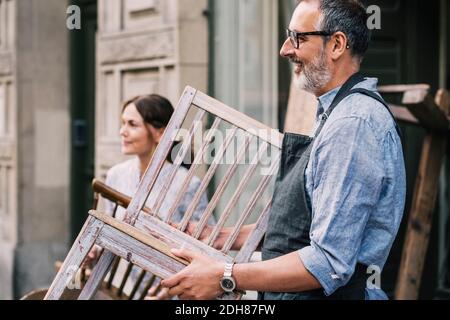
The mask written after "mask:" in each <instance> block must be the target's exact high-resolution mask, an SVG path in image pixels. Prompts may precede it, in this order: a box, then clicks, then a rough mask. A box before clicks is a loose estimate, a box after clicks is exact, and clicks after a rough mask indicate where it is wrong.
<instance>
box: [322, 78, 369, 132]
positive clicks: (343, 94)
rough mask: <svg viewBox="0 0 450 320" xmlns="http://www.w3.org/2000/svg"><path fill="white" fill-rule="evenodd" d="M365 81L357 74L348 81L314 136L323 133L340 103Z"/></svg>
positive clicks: (324, 115)
mask: <svg viewBox="0 0 450 320" xmlns="http://www.w3.org/2000/svg"><path fill="white" fill-rule="evenodd" d="M364 79H365V78H364V76H363V75H362V74H361V73H359V72H357V73H355V74H354V75H352V76H351V77H350V78H349V79H348V80H347V82H346V83H345V84H344V85H343V86H342V87H341V89H340V90H339V91H338V93H337V94H336V97H335V98H334V100H333V102H332V103H331V105H330V107H329V108H328V110H327V112H326V113H324V114H323V115H322V120H321V122H320V125H319V127H318V128H317V130H316V132H315V134H314V137H318V136H319V134H320V132H322V129H323V127H324V126H325V123H326V122H327V120H328V118H329V117H330V115H331V113H332V112H333V111H334V109H335V108H336V107H337V106H338V105H339V103H341V102H342V100H344V99H345V97H347V96H348V93H349V92H350V90H352V89H353V88H354V87H355V86H356V85H357V84H358V83H361V82H363V81H364Z"/></svg>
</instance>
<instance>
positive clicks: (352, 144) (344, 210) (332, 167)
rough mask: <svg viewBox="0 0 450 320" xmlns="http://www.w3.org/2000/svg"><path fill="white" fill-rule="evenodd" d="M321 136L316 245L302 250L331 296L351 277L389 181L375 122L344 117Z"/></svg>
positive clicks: (314, 171) (315, 171)
mask: <svg viewBox="0 0 450 320" xmlns="http://www.w3.org/2000/svg"><path fill="white" fill-rule="evenodd" d="M327 126H328V128H327V130H324V131H323V133H322V135H320V136H319V137H318V138H317V141H316V145H315V146H314V148H313V153H312V158H311V160H310V163H309V167H308V170H311V176H312V179H311V182H310V186H311V187H312V194H311V195H310V196H311V207H312V225H311V234H310V237H311V245H310V246H309V247H306V248H304V249H302V250H300V251H299V256H300V259H301V260H302V262H303V264H304V265H305V267H306V269H307V270H308V271H309V272H310V273H311V274H312V275H313V276H314V277H315V278H316V279H317V280H318V281H319V282H320V284H321V285H322V287H323V288H324V291H325V294H326V295H327V296H329V295H332V294H333V293H334V292H335V291H336V290H337V289H339V288H340V287H342V286H345V285H346V284H347V283H348V281H349V280H350V279H351V277H352V275H353V273H354V270H355V267H356V264H357V263H358V261H357V258H358V253H359V251H360V248H361V243H362V239H363V234H364V230H365V227H366V224H367V222H368V219H369V217H370V214H371V212H372V211H373V209H374V207H375V206H376V204H377V202H378V200H379V198H380V193H381V189H382V182H383V177H384V170H383V145H382V142H380V141H378V139H377V138H376V135H375V133H374V130H373V128H371V126H370V124H369V123H368V122H367V121H365V120H364V119H361V118H359V117H343V118H339V119H336V120H334V121H333V122H332V123H328V124H327Z"/></svg>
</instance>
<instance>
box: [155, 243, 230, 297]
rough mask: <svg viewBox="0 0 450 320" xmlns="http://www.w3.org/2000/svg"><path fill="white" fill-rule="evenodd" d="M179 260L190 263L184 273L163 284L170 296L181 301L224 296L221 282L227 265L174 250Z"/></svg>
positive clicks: (201, 256)
mask: <svg viewBox="0 0 450 320" xmlns="http://www.w3.org/2000/svg"><path fill="white" fill-rule="evenodd" d="M172 253H173V254H174V255H176V256H177V257H179V258H182V259H185V260H187V261H189V262H190V265H189V266H187V267H186V268H185V269H184V270H183V271H181V272H180V273H178V274H176V275H174V276H173V277H171V278H169V279H166V280H164V281H162V282H161V285H162V286H163V287H165V288H168V289H170V290H169V295H170V296H172V297H174V296H178V297H179V298H180V299H181V300H213V299H216V298H217V297H219V296H220V295H222V294H223V290H222V289H221V287H220V280H221V278H222V276H223V272H224V270H225V264H224V263H221V262H217V261H215V260H213V259H210V258H209V257H206V256H204V255H202V254H199V253H196V252H192V251H188V250H175V249H173V250H172Z"/></svg>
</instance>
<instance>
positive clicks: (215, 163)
mask: <svg viewBox="0 0 450 320" xmlns="http://www.w3.org/2000/svg"><path fill="white" fill-rule="evenodd" d="M236 133H237V127H234V128H233V129H231V132H229V134H228V136H227V138H226V140H225V142H224V143H223V145H222V146H221V147H220V149H219V150H218V151H217V154H216V156H215V158H214V160H213V163H212V165H211V166H210V168H209V170H208V172H207V173H206V175H205V177H204V178H203V180H202V183H201V184H200V187H199V189H198V190H197V192H196V194H195V196H194V198H193V199H192V202H191V204H190V205H189V207H188V209H187V210H186V213H185V214H184V217H183V220H182V222H181V226H180V228H179V229H180V230H181V231H183V232H184V231H186V228H187V226H188V224H189V221H190V220H191V219H192V216H193V214H194V212H195V209H197V206H198V204H199V203H200V200H201V198H202V196H203V194H204V193H205V191H206V188H207V187H208V185H209V183H210V182H211V180H212V178H213V177H214V174H215V173H216V171H217V168H218V167H219V164H220V162H221V161H222V160H223V157H224V155H225V152H226V150H227V148H228V147H229V146H230V143H231V142H232V141H233V139H234V137H235V136H236Z"/></svg>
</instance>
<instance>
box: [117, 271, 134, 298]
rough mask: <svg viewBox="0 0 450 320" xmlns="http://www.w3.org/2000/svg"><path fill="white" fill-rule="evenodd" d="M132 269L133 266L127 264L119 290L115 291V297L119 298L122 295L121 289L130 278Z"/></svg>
mask: <svg viewBox="0 0 450 320" xmlns="http://www.w3.org/2000/svg"><path fill="white" fill-rule="evenodd" d="M132 269H133V264H132V263H128V266H127V270H126V271H125V274H124V276H123V278H122V283H121V284H120V287H119V290H118V291H117V296H118V297H121V296H122V294H123V289H124V288H125V285H126V284H127V281H128V278H129V277H130V274H131V270H132Z"/></svg>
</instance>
